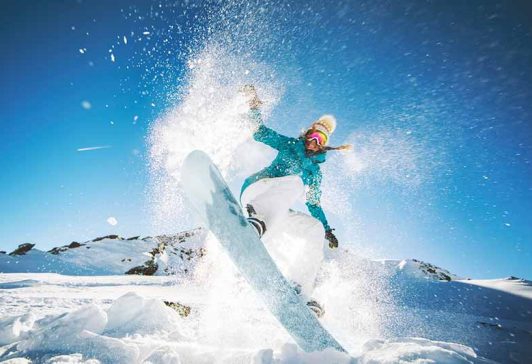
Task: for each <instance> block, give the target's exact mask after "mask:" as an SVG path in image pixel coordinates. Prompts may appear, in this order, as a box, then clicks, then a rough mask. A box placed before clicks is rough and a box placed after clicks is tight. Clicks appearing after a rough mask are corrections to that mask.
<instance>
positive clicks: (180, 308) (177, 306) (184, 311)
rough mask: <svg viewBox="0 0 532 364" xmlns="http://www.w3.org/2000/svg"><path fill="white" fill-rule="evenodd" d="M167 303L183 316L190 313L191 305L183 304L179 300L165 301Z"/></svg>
mask: <svg viewBox="0 0 532 364" xmlns="http://www.w3.org/2000/svg"><path fill="white" fill-rule="evenodd" d="M163 302H164V304H165V305H167V306H168V307H170V308H171V309H173V310H175V311H176V312H177V313H178V314H179V315H180V316H181V317H187V316H188V315H190V307H189V306H185V305H182V304H181V303H179V302H171V301H163Z"/></svg>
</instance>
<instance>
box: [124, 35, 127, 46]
mask: <svg viewBox="0 0 532 364" xmlns="http://www.w3.org/2000/svg"><path fill="white" fill-rule="evenodd" d="M124 44H127V37H126V36H125V35H124Z"/></svg>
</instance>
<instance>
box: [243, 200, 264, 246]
mask: <svg viewBox="0 0 532 364" xmlns="http://www.w3.org/2000/svg"><path fill="white" fill-rule="evenodd" d="M246 212H247V213H248V218H247V220H248V222H249V223H250V224H251V226H253V227H254V228H255V230H257V234H258V235H259V238H262V236H263V235H264V233H265V232H266V224H265V223H264V221H262V220H261V219H259V218H258V217H257V212H256V211H255V208H253V206H251V205H250V204H247V205H246Z"/></svg>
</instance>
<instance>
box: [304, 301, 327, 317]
mask: <svg viewBox="0 0 532 364" xmlns="http://www.w3.org/2000/svg"><path fill="white" fill-rule="evenodd" d="M307 306H308V308H310V309H311V310H312V312H314V314H315V315H316V316H317V317H318V318H321V317H322V316H323V315H324V314H325V310H324V309H323V307H322V306H321V305H320V304H319V303H318V301H316V300H310V301H308V302H307Z"/></svg>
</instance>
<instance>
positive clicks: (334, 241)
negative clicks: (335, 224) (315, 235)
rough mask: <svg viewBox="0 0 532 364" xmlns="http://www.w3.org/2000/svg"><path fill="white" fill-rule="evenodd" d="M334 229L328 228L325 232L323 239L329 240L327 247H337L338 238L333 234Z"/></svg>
mask: <svg viewBox="0 0 532 364" xmlns="http://www.w3.org/2000/svg"><path fill="white" fill-rule="evenodd" d="M333 230H334V229H329V230H327V231H326V232H325V239H327V240H329V248H331V249H334V248H338V239H336V236H334V234H333Z"/></svg>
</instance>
